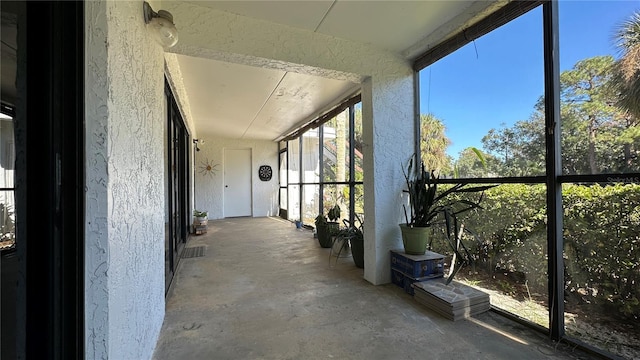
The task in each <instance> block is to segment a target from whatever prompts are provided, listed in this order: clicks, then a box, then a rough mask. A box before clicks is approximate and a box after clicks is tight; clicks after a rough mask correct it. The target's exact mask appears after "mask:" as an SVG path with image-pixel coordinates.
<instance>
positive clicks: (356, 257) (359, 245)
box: [331, 214, 364, 269]
mask: <svg viewBox="0 0 640 360" xmlns="http://www.w3.org/2000/svg"><path fill="white" fill-rule="evenodd" d="M355 215H356V221H357V222H358V224H359V225H357V226H356V225H355V224H349V223H348V222H347V221H346V219H345V221H344V223H345V225H346V226H345V227H344V228H342V229H340V230H339V231H338V233H337V234H336V244H338V245H337V246H335V247H334V248H336V247H339V248H338V249H336V251H337V252H338V254H337V256H336V257H337V258H339V257H340V254H341V253H342V252H343V251H345V250H348V247H350V248H351V255H352V257H353V262H354V263H355V264H356V266H357V267H359V268H361V269H362V268H364V234H363V233H362V221H361V220H360V217H358V214H355ZM339 240H340V241H341V242H340V241H339ZM331 250H332V251H333V248H332V249H331Z"/></svg>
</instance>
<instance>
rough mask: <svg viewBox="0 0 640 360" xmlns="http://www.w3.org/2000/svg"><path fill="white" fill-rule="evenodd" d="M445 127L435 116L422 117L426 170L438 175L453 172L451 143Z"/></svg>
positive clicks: (421, 134)
mask: <svg viewBox="0 0 640 360" xmlns="http://www.w3.org/2000/svg"><path fill="white" fill-rule="evenodd" d="M444 132H445V127H444V124H443V123H442V121H441V120H439V119H438V118H436V117H435V116H434V115H433V114H426V115H425V114H422V115H420V151H421V152H422V154H421V155H422V161H423V163H424V166H425V169H428V171H434V172H435V173H436V174H444V173H450V172H451V170H452V169H451V160H452V159H451V157H450V156H448V155H447V147H448V146H449V145H450V144H451V141H450V140H449V138H447V136H446V135H445V134H444Z"/></svg>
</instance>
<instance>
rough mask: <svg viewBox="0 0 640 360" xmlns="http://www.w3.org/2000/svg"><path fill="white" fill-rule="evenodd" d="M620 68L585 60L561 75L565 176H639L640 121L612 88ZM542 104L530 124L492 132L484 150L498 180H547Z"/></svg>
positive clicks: (607, 59)
mask: <svg viewBox="0 0 640 360" xmlns="http://www.w3.org/2000/svg"><path fill="white" fill-rule="evenodd" d="M615 69H616V62H615V60H614V59H613V57H611V56H596V57H593V58H589V59H585V60H581V61H579V62H578V63H576V64H575V66H574V67H573V68H572V69H571V70H567V71H564V72H562V74H561V75H560V85H561V107H560V116H561V146H562V168H563V173H565V174H600V173H619V172H637V171H640V164H639V163H638V157H639V156H640V121H639V119H638V118H636V117H634V116H633V115H632V114H631V113H630V112H627V111H623V110H622V109H620V108H619V107H618V106H616V104H617V99H618V93H617V92H616V91H615V88H614V87H612V86H611V84H612V82H613V81H616V77H615V76H614V73H615V71H616V70H615ZM544 117H545V114H544V98H540V99H539V101H538V103H537V104H536V106H535V107H534V111H533V113H532V115H531V116H530V118H529V119H528V120H521V121H517V122H516V123H514V124H513V125H512V126H511V127H502V128H499V129H491V130H489V132H488V133H487V135H485V136H484V137H483V138H482V144H483V148H484V150H485V151H486V152H487V153H488V154H489V155H491V156H493V157H495V158H496V159H497V160H498V161H499V164H498V165H497V166H495V167H494V168H492V172H494V173H495V175H497V176H530V175H543V174H544V169H545V160H544V159H545V157H544V146H545V145H544V144H545V139H544Z"/></svg>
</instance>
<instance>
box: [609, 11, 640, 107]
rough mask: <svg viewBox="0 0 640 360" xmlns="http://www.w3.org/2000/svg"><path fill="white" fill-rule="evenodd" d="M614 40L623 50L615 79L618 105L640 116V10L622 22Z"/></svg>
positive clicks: (621, 50)
mask: <svg viewBox="0 0 640 360" xmlns="http://www.w3.org/2000/svg"><path fill="white" fill-rule="evenodd" d="M614 41H615V44H616V46H617V47H618V49H620V52H621V58H620V60H619V61H618V62H617V71H616V72H617V74H616V79H615V80H614V84H615V86H616V87H617V90H618V92H619V94H620V98H619V101H618V106H620V107H621V108H622V109H624V110H627V111H628V112H629V113H631V114H632V115H634V116H635V117H636V118H640V11H636V12H634V13H633V14H632V15H631V16H630V17H629V18H628V19H627V20H625V21H623V22H622V23H620V25H619V26H618V27H617V29H616V31H615V34H614Z"/></svg>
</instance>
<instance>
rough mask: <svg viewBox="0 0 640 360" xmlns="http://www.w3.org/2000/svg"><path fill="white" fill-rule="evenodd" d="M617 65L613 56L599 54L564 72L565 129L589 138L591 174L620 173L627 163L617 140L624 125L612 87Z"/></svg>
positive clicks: (586, 139)
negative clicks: (615, 65)
mask: <svg viewBox="0 0 640 360" xmlns="http://www.w3.org/2000/svg"><path fill="white" fill-rule="evenodd" d="M614 64H615V61H614V59H613V57H612V56H596V57H592V58H589V59H585V60H581V61H578V63H576V64H575V66H574V67H573V69H571V70H567V71H564V72H562V73H561V74H560V87H561V102H562V103H561V107H562V110H561V111H562V114H563V115H565V117H563V118H562V119H561V120H562V123H561V124H562V131H563V132H564V131H569V132H574V133H575V134H576V135H578V136H577V137H576V140H577V141H586V146H583V148H585V147H586V157H587V159H586V160H587V162H586V163H587V165H588V169H586V170H587V171H585V172H586V173H589V174H599V173H602V172H617V171H619V170H620V168H621V167H623V166H622V165H623V164H624V163H625V161H624V152H623V151H622V148H621V146H620V144H619V143H618V142H617V141H616V138H618V137H619V136H620V133H621V129H623V128H624V126H623V124H622V119H623V113H622V112H621V111H620V109H619V108H617V107H616V106H613V105H614V104H615V103H616V94H615V92H613V91H611V90H610V89H611V87H610V86H608V84H609V83H610V82H611V81H612V78H613V76H612V74H613V66H614ZM565 128H566V130H565ZM563 145H564V144H563Z"/></svg>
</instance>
